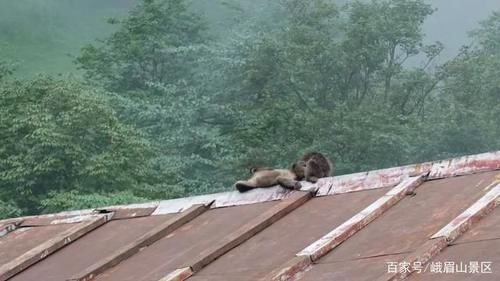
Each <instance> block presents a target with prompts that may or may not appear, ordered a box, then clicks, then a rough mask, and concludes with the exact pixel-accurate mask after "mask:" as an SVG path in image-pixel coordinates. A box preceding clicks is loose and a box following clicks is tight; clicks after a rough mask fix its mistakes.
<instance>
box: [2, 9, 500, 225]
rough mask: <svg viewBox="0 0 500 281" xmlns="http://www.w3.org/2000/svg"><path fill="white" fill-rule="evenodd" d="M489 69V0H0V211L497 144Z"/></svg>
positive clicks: (497, 67) (357, 166)
mask: <svg viewBox="0 0 500 281" xmlns="http://www.w3.org/2000/svg"><path fill="white" fill-rule="evenodd" d="M496 11H498V12H496ZM498 77H500V3H499V2H497V1H496V0H488V1H481V5H478V2H477V1H475V0H460V1H456V0H439V1H432V2H431V1H425V0H352V1H347V0H344V1H341V0H336V1H335V0H310V1H303V0H253V1H247V0H227V1H223V0H210V1H208V0H191V1H187V0H106V1H103V0H85V1H75V0H43V1H39V0H16V1H11V0H0V218H5V217H15V216H21V215H31V214H41V213H50V212H57V211H62V210H71V209H83V208H93V207H98V206H106V205H115V204H128V203H140V202H146V201H152V200H163V199H170V198H178V197H184V196H192V195H197V194H206V193H213V192H221V191H227V190H232V189H233V187H232V184H233V183H234V182H235V181H236V180H237V179H241V178H245V177H247V176H248V173H249V172H248V169H249V167H251V166H252V165H267V166H273V167H283V168H286V167H289V166H290V164H291V163H292V162H293V161H295V160H296V159H298V158H299V157H300V156H301V155H302V154H303V153H304V152H306V151H321V152H323V153H325V154H327V155H328V156H329V157H330V158H331V159H332V160H333V161H334V163H335V174H336V175H340V174H347V173H352V172H359V171H367V170H373V169H381V168H386V167H393V166H400V165H404V164H410V163H418V162H423V161H430V160H438V159H443V158H448V157H454V156H460V155H466V154H474V153H480V152H487V151H493V150H498V149H500V127H499V126H498V124H499V123H500V103H499V100H500V79H498Z"/></svg>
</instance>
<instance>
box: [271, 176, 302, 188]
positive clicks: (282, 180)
mask: <svg viewBox="0 0 500 281" xmlns="http://www.w3.org/2000/svg"><path fill="white" fill-rule="evenodd" d="M277 181H278V184H279V185H281V186H282V187H284V188H286V189H291V190H299V189H300V188H302V185H301V184H300V182H298V181H296V180H292V179H289V178H286V177H278V178H277Z"/></svg>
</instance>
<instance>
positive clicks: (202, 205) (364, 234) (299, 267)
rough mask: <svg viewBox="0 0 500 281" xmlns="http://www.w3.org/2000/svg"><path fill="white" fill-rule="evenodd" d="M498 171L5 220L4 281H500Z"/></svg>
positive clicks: (393, 172) (361, 178)
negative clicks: (499, 265)
mask: <svg viewBox="0 0 500 281" xmlns="http://www.w3.org/2000/svg"><path fill="white" fill-rule="evenodd" d="M497 170H500V152H493V153H485V154H478V155H473V156H466V157H460V158H456V159H450V160H444V161H436V162H428V163H422V164H417V165H408V166H403V167H396V168H390V169H384V170H377V171H370V172H364V173H356V174H351V175H343V176H337V177H331V178H324V179H320V181H319V182H318V183H317V184H314V185H313V184H306V183H304V187H303V190H302V191H292V192H290V191H287V190H284V189H282V188H280V187H274V188H269V189H257V190H253V191H250V192H248V193H244V194H240V193H238V192H225V193H217V194H209V195H204V196H195V197H189V198H180V199H174V200H166V201H160V202H152V203H147V204H137V205H127V206H111V207H106V208H101V209H99V210H81V211H73V212H64V213H58V214H52V215H43V216H33V217H22V218H14V219H8V220H3V221H0V253H1V255H0V281H3V280H14V281H28V280H30V281H31V280H51V281H52V280H53V281H65V280H72V281H77V280H78V281H83V280H99V281H113V280H120V281H128V280H130V281H132V280H133V281H168V280H186V279H189V280H193V281H201V280H230V281H232V280H235V281H240V280H241V281H246V280H248V281H251V280H252V281H253V280H315V281H316V280H320V281H321V280H367V281H368V280H369V281H372V280H379V281H382V280H403V279H408V280H471V279H474V280H500V268H498V265H496V264H495V262H498V261H499V260H500V242H499V241H500V239H499V238H500V213H499V210H498V209H495V207H496V206H497V205H498V204H499V203H500V199H499V196H500V172H499V171H497ZM483 218H484V219H483ZM452 264H453V266H452ZM459 265H460V266H461V272H458V271H459V270H458V269H459V268H458V267H459ZM464 266H466V267H467V268H466V269H465V270H464V268H463V267H464ZM451 268H453V273H451V272H450V270H451ZM473 269H474V270H473ZM475 269H477V270H475Z"/></svg>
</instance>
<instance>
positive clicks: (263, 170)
mask: <svg viewBox="0 0 500 281" xmlns="http://www.w3.org/2000/svg"><path fill="white" fill-rule="evenodd" d="M330 170H331V164H330V161H329V160H328V158H326V157H325V156H324V155H323V154H321V153H319V152H310V153H307V154H305V155H304V156H303V157H302V158H301V159H300V160H299V161H298V162H296V163H294V164H293V166H292V169H275V168H269V167H257V168H252V169H251V170H250V172H251V173H252V177H250V179H248V180H246V181H238V182H236V183H235V187H236V189H238V191H240V192H245V191H248V190H251V189H254V188H259V187H271V186H275V185H278V184H279V185H281V186H282V187H284V188H287V189H292V190H299V189H300V188H301V187H302V185H301V184H300V182H299V181H300V180H304V179H305V180H306V181H309V182H312V183H315V182H317V181H318V179H319V178H323V177H327V176H329V175H330Z"/></svg>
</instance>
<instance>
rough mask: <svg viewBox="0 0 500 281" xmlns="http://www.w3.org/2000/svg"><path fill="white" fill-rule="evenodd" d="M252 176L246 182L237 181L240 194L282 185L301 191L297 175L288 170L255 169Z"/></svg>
mask: <svg viewBox="0 0 500 281" xmlns="http://www.w3.org/2000/svg"><path fill="white" fill-rule="evenodd" d="M250 172H251V173H252V176H251V177H250V179H248V180H246V181H237V182H236V183H235V184H234V186H235V187H236V189H238V191H239V192H245V191H249V190H251V189H254V188H258V187H271V186H274V185H278V184H279V185H281V186H282V187H284V188H287V189H296V190H298V189H300V188H301V187H302V186H301V184H300V182H298V181H297V180H296V179H297V175H295V173H294V172H293V171H291V170H288V169H274V168H269V167H255V168H252V169H251V170H250Z"/></svg>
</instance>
